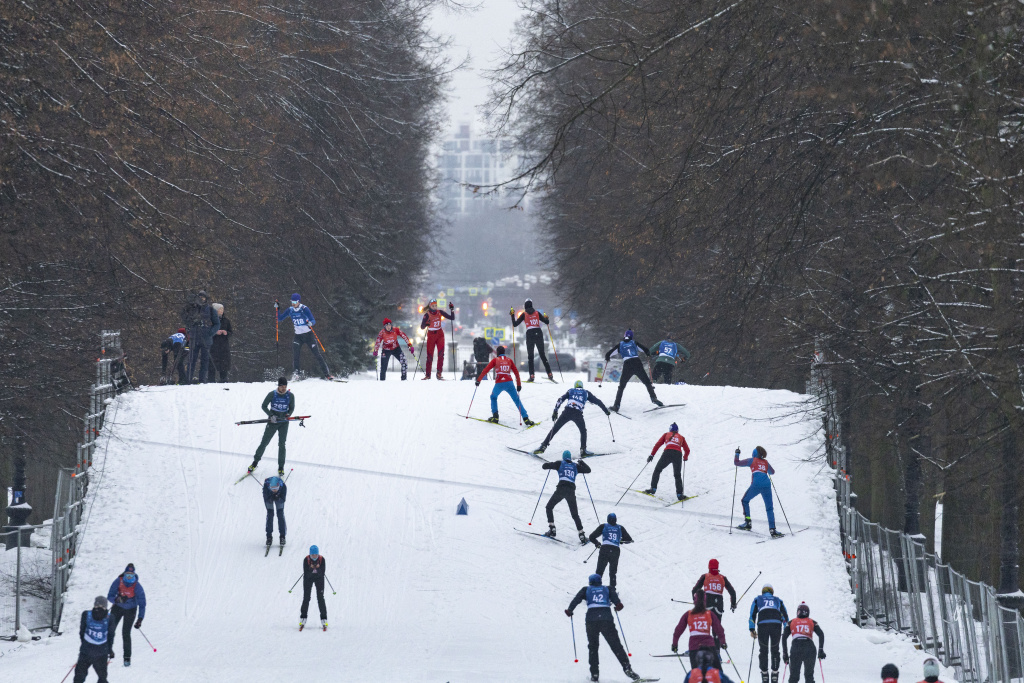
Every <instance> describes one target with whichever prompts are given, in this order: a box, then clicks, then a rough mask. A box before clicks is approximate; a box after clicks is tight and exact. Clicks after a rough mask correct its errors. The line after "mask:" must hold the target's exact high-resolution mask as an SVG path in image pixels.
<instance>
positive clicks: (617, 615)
mask: <svg viewBox="0 0 1024 683" xmlns="http://www.w3.org/2000/svg"><path fill="white" fill-rule="evenodd" d="M615 618H616V619H618V620H619V630H620V631H622V642H623V644H624V645H625V646H626V656H627V657H632V656H633V653H632V652H630V651H629V643H627V642H626V630H625V629H624V628H622V618H621V617H620V616H619V610H615ZM740 683H743V681H740Z"/></svg>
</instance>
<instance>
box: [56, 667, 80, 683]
mask: <svg viewBox="0 0 1024 683" xmlns="http://www.w3.org/2000/svg"><path fill="white" fill-rule="evenodd" d="M76 666H78V662H75V663H74V664H72V665H71V668H70V669H68V672H67V673H66V674H64V678H62V679H60V683H64V681H66V680H68V676H70V675H71V672H72V671H74V670H75V667H76Z"/></svg>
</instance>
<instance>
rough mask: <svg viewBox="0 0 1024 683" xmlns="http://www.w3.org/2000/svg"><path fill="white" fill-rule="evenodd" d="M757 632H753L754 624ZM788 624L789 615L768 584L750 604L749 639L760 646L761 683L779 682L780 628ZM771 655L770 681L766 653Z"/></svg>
mask: <svg viewBox="0 0 1024 683" xmlns="http://www.w3.org/2000/svg"><path fill="white" fill-rule="evenodd" d="M755 621H756V622H757V630H754V626H755V624H754V622H755ZM788 623H789V613H788V612H786V605H785V604H783V602H782V599H781V598H777V597H775V589H774V588H772V585H771V584H770V583H766V584H765V585H764V586H763V587H762V588H761V594H760V595H758V596H757V597H756V598H754V601H753V602H752V603H751V604H750V619H749V620H748V623H747V626H748V627H749V628H750V637H751V638H756V639H757V642H758V644H759V645H760V650H759V653H758V664H759V665H760V667H761V683H778V681H779V659H780V655H779V641H781V640H782V626H783V624H788ZM769 647H770V649H771V654H772V673H771V679H770V680H769V677H768V651H769Z"/></svg>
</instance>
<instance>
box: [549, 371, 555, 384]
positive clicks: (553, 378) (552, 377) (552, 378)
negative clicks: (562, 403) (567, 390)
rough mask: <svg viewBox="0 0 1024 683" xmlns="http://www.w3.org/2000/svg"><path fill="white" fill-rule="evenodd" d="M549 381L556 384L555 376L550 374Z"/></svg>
mask: <svg viewBox="0 0 1024 683" xmlns="http://www.w3.org/2000/svg"><path fill="white" fill-rule="evenodd" d="M548 379H549V380H551V381H552V382H554V381H555V376H554V375H552V374H551V373H550V372H549V373H548Z"/></svg>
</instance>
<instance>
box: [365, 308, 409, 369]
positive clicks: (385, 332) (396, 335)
mask: <svg viewBox="0 0 1024 683" xmlns="http://www.w3.org/2000/svg"><path fill="white" fill-rule="evenodd" d="M399 339H404V340H405V345H406V346H408V347H409V355H410V356H412V357H413V358H415V357H416V352H415V351H413V349H412V342H411V341H409V337H407V336H406V335H405V332H402V330H400V329H399V328H398V327H396V326H395V324H394V323H393V322H391V318H384V327H383V329H381V331H380V332H378V333H377V341H376V342H375V343H374V345H373V357H374V358H376V357H377V352H378V351H379V350H380V349H381V347H384V353H382V354H381V355H380V381H381V382H383V381H384V379H385V378H386V377H387V376H388V363H389V362H390V361H391V357H392V356H394V357H395V358H397V359H398V362H399V363H401V364H402V381H403V382H404V381H405V374H406V370H408V366H407V365H406V363H405V354H404V353H402V345H401V344H399V343H398V340H399Z"/></svg>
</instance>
